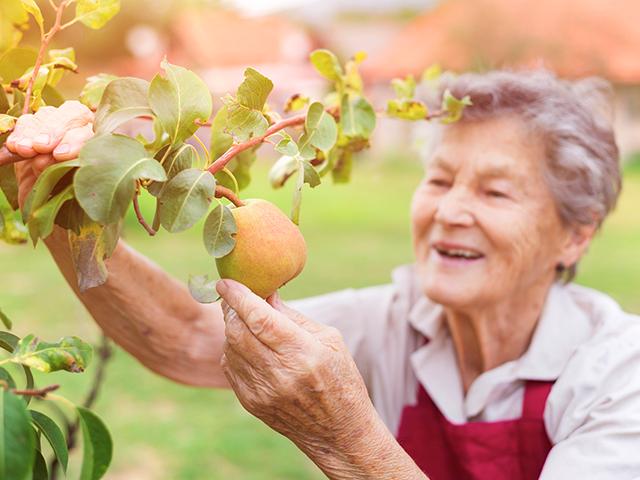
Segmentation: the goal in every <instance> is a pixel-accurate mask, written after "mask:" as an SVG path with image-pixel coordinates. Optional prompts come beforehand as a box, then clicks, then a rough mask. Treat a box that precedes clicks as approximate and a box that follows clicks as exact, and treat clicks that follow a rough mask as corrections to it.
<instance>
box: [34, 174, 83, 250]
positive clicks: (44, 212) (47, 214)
mask: <svg viewBox="0 0 640 480" xmlns="http://www.w3.org/2000/svg"><path fill="white" fill-rule="evenodd" d="M72 198H73V185H68V186H67V187H66V188H65V189H64V190H62V191H61V192H60V193H58V194H56V195H54V197H53V198H52V199H51V200H49V201H48V202H47V203H45V204H44V205H43V206H41V207H40V208H38V209H37V210H35V211H33V213H32V214H31V218H30V219H29V223H27V228H28V229H29V235H31V241H32V242H33V245H34V246H35V245H36V244H37V243H38V239H39V238H42V239H45V238H47V237H48V236H49V235H51V232H53V225H54V222H55V219H56V216H57V215H58V212H59V211H60V208H61V207H62V205H64V203H65V202H67V201H69V200H71V199H72Z"/></svg>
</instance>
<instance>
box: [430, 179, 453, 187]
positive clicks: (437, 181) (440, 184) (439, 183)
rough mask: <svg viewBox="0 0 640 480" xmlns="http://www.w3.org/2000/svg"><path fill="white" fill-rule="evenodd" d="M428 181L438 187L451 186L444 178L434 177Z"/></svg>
mask: <svg viewBox="0 0 640 480" xmlns="http://www.w3.org/2000/svg"><path fill="white" fill-rule="evenodd" d="M427 183H428V184H429V185H435V186H436V187H448V186H449V182H447V181H446V180H444V179H442V178H432V179H430V180H428V181H427Z"/></svg>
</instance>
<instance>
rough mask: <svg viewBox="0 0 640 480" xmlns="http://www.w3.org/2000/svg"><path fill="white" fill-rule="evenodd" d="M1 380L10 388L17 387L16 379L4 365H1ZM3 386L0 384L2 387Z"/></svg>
mask: <svg viewBox="0 0 640 480" xmlns="http://www.w3.org/2000/svg"><path fill="white" fill-rule="evenodd" d="M0 382H4V383H5V384H6V385H7V386H8V387H9V388H16V382H15V380H14V379H13V377H12V376H11V374H10V373H9V372H8V371H7V370H5V369H4V368H2V367H0ZM1 387H2V386H1V385H0V388H1Z"/></svg>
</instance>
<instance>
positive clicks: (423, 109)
mask: <svg viewBox="0 0 640 480" xmlns="http://www.w3.org/2000/svg"><path fill="white" fill-rule="evenodd" d="M428 113H429V111H428V110H427V106H426V105H425V104H424V103H422V102H419V101H417V100H389V101H388V102H387V115H389V116H390V117H395V118H401V119H404V120H424V119H425V118H426V116H427V114H428Z"/></svg>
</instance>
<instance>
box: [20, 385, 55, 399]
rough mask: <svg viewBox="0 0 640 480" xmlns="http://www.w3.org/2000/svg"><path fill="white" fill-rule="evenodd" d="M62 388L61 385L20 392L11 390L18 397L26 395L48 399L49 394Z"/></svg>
mask: <svg viewBox="0 0 640 480" xmlns="http://www.w3.org/2000/svg"><path fill="white" fill-rule="evenodd" d="M58 388H60V385H49V386H48V387H44V388H31V389H26V390H18V389H16V388H13V389H11V393H15V394H16V395H26V396H29V397H42V398H44V397H46V396H47V394H48V393H49V392H53V391H54V390H57V389H58Z"/></svg>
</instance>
